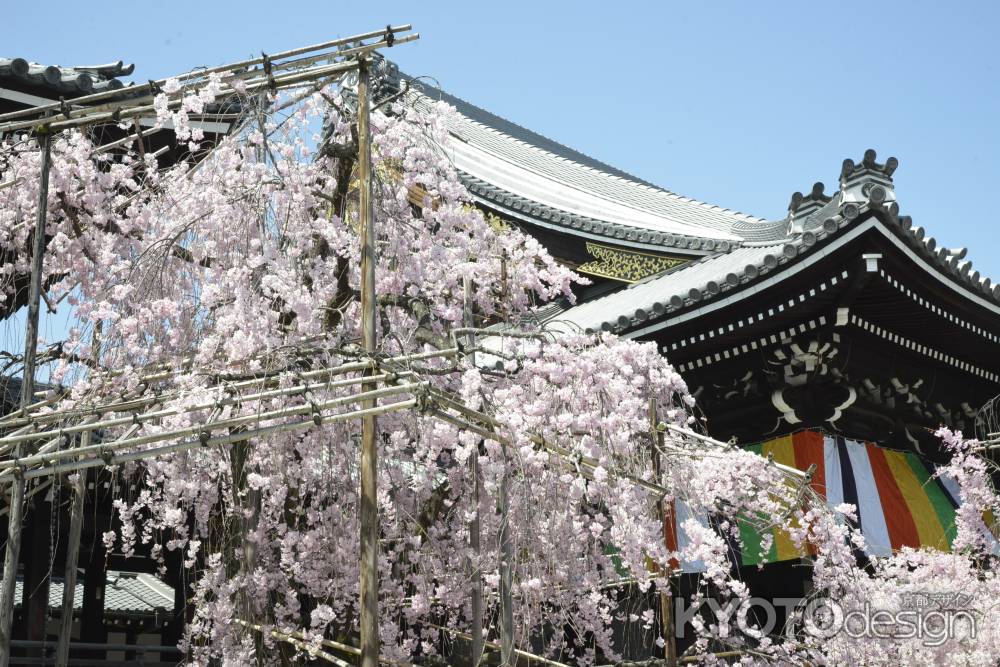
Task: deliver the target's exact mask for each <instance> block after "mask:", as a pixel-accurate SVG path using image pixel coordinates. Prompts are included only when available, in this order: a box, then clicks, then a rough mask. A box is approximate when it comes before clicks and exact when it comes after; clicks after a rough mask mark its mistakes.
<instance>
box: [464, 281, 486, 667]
mask: <svg viewBox="0 0 1000 667" xmlns="http://www.w3.org/2000/svg"><path fill="white" fill-rule="evenodd" d="M462 299H463V306H464V312H463V320H464V321H463V324H464V325H465V327H466V328H467V329H469V330H470V331H469V333H468V336H467V338H466V344H467V345H468V346H469V347H470V348H473V347H475V344H476V336H475V333H474V332H472V325H473V312H472V306H473V304H472V280H471V279H469V278H465V280H464V281H463V282H462ZM469 362H470V364H471V365H472V366H473V368H475V366H476V353H475V352H472V353H470V355H469ZM469 477H470V478H471V480H472V482H471V483H472V501H471V502H472V512H473V514H472V519H471V520H470V521H469V549H470V550H471V551H472V558H471V559H469V562H468V563H467V567H468V572H469V579H470V581H471V583H472V635H471V636H472V647H471V650H472V665H473V667H477V666H478V665H479V662H480V661H481V660H482V658H483V574H482V571H481V570H480V562H479V559H480V557H481V555H482V553H481V551H482V546H481V544H480V540H481V535H480V533H481V529H480V519H479V510H480V498H479V443H476V446H475V447H473V449H472V455H471V456H470V457H469Z"/></svg>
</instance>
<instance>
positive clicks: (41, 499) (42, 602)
mask: <svg viewBox="0 0 1000 667" xmlns="http://www.w3.org/2000/svg"><path fill="white" fill-rule="evenodd" d="M46 495H47V494H46V493H44V492H42V493H38V494H36V495H35V496H34V497H33V498H32V499H31V500H30V501H29V502H30V506H31V512H30V514H29V516H28V518H29V521H28V528H27V530H26V531H25V533H26V537H27V549H26V551H25V554H24V555H25V558H24V586H23V587H22V596H21V598H22V603H21V609H22V615H23V617H24V638H25V639H27V640H28V641H35V642H40V641H43V640H44V639H45V634H46V633H45V625H46V622H47V621H48V615H49V561H50V557H51V552H50V549H49V546H50V543H51V534H50V530H51V526H52V512H51V508H52V505H51V503H50V502H49V501H47V500H46V499H45V496H46ZM42 654H43V649H41V648H32V649H28V651H27V655H28V656H30V657H41V656H42Z"/></svg>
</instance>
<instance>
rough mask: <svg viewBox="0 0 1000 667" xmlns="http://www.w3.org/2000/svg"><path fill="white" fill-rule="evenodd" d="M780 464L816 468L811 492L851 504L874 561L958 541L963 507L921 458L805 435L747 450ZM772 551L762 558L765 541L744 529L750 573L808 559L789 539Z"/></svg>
mask: <svg viewBox="0 0 1000 667" xmlns="http://www.w3.org/2000/svg"><path fill="white" fill-rule="evenodd" d="M747 449H749V450H750V451H753V452H756V453H758V454H760V455H762V456H772V457H773V458H774V460H775V461H776V462H778V463H783V464H785V465H791V466H794V467H796V468H798V469H800V470H806V469H808V468H809V466H810V465H815V466H816V472H815V473H814V475H813V479H812V487H813V489H815V490H816V492H817V493H818V494H819V495H820V496H822V497H823V498H824V499H826V501H827V502H828V503H830V504H833V505H836V504H839V503H851V504H852V505H854V506H856V507H857V508H858V523H859V524H860V527H861V531H862V533H863V534H864V536H865V540H866V542H867V543H868V552H869V554H870V555H873V556H887V555H889V554H891V553H892V552H893V551H897V550H899V549H901V548H903V547H914V548H919V547H932V548H935V549H941V550H947V549H950V548H951V543H952V540H953V539H954V537H955V509H956V508H957V506H958V504H957V499H955V498H954V497H952V496H950V495H949V494H948V492H947V491H946V489H945V487H944V486H943V482H942V481H941V480H939V479H937V478H934V477H932V474H931V471H930V470H929V469H928V467H927V466H926V465H925V464H924V462H923V461H921V460H920V459H919V458H918V457H917V456H916V455H915V454H912V453H910V452H898V451H893V450H889V449H883V448H881V447H877V446H875V445H873V444H871V443H865V442H857V441H854V440H847V439H845V438H843V437H836V436H829V435H825V434H823V433H821V432H817V431H802V432H799V433H795V434H794V435H790V436H783V437H781V438H775V439H774V440H769V441H767V442H763V443H760V444H757V445H751V446H749V447H747ZM771 532H772V535H773V545H772V546H771V548H770V550H769V551H768V552H767V553H761V549H760V544H761V537H760V535H758V534H756V531H755V530H754V529H753V528H752V527H751V526H749V525H747V524H746V523H744V524H743V525H742V526H741V531H740V534H741V537H742V538H743V548H742V549H741V551H742V553H741V557H742V564H743V565H756V564H759V563H761V562H763V561H764V560H765V559H766V561H768V562H773V561H780V560H789V559H795V558H801V557H802V556H803V554H802V552H801V551H800V550H799V549H797V548H796V546H795V545H794V544H793V543H792V540H791V538H790V537H789V536H788V534H787V533H785V531H782V530H778V529H773V530H772V531H771Z"/></svg>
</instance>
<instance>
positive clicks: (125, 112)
mask: <svg viewBox="0 0 1000 667" xmlns="http://www.w3.org/2000/svg"><path fill="white" fill-rule="evenodd" d="M419 37H420V36H419V35H417V34H413V35H406V36H403V37H399V38H397V39H395V40H394V41H393V44H405V43H407V42H412V41H415V40H417V39H419ZM387 46H389V43H388V42H387V41H384V40H383V41H380V42H375V43H372V44H368V45H364V46H359V47H356V48H353V49H345V50H343V51H336V52H332V53H330V54H324V56H323V57H317V58H316V60H323V59H332V58H334V57H343V56H348V55H350V56H357V57H359V58H361V57H363V56H365V55H368V54H370V53H371V52H372V51H375V50H377V49H380V48H383V47H387ZM327 56H329V57H328V58H327ZM356 68H357V64H356V62H355V61H345V62H337V63H333V64H329V65H319V66H316V67H311V68H308V69H304V70H292V71H291V73H288V74H283V75H281V76H274V74H273V69H272V73H271V74H270V75H268V76H263V77H261V76H258V77H257V78H252V77H253V76H255V75H259V74H261V70H252V71H251V72H249V73H240V74H236V75H235V78H237V79H240V80H241V81H243V82H244V83H243V84H242V85H241V86H240V88H236V87H234V86H233V85H223V86H222V87H221V88H220V90H219V94H218V97H222V98H224V97H226V96H228V95H233V94H242V93H249V92H254V91H259V90H280V89H284V88H291V87H295V86H298V85H301V84H303V83H307V82H310V81H315V80H316V79H320V78H323V77H329V76H333V75H337V74H340V73H343V72H347V71H351V70H354V69H356ZM152 101H153V96H152V95H146V96H143V97H139V98H137V99H135V100H129V102H128V103H127V104H122V105H118V106H115V105H102V106H100V107H84V108H83V109H81V110H80V111H78V112H70V114H69V118H68V119H65V120H58V121H53V122H51V123H48V124H47V125H48V127H49V130H50V131H52V132H58V131H61V130H65V129H69V128H74V127H82V126H84V125H92V124H95V123H107V122H118V121H120V120H121V119H123V118H136V117H141V116H144V115H148V114H151V113H155V111H156V109H155V107H154V105H153V104H152ZM143 102H147V103H146V104H142V103H143ZM182 102H183V96H182V93H181V91H178V93H175V94H174V96H172V97H171V98H169V99H168V102H167V108H168V109H172V108H176V107H179V106H180V105H181V103H182ZM107 107H114V108H113V109H111V110H108V111H105V110H103V109H104V108H107ZM38 124H39V121H38V120H37V119H33V120H25V121H14V122H9V123H3V124H0V133H6V132H16V131H18V130H28V129H32V128H34V127H36V126H37V125H38Z"/></svg>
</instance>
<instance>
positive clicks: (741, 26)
mask: <svg viewBox="0 0 1000 667" xmlns="http://www.w3.org/2000/svg"><path fill="white" fill-rule="evenodd" d="M4 19H5V20H4V22H5V23H6V24H7V26H6V28H7V29H6V30H4V39H3V42H2V43H0V55H5V56H21V57H26V58H29V59H32V60H36V61H39V62H45V63H47V64H49V63H51V64H62V65H72V64H88V63H93V62H106V61H111V60H116V59H119V58H123V59H125V60H128V61H134V62H135V63H136V64H137V66H136V72H135V78H136V79H139V80H145V79H149V78H157V77H161V76H165V75H168V74H171V73H175V72H179V71H183V70H185V69H188V68H190V67H192V66H196V65H216V64H220V63H224V62H227V61H232V60H236V59H239V58H242V57H245V56H248V55H251V54H257V53H259V52H260V51H261V50H266V51H269V52H272V53H273V52H276V51H280V50H283V49H288V48H292V47H295V46H299V45H303V44H308V43H313V42H319V41H323V40H326V39H330V38H333V37H337V36H347V35H351V34H356V33H359V32H363V31H367V30H371V29H375V28H378V27H379V26H382V25H385V24H386V23H388V22H392V23H394V24H395V23H404V22H410V23H413V24H414V26H415V27H416V29H417V30H418V31H419V32H420V33H421V36H422V37H421V40H420V41H419V42H417V43H416V44H410V45H405V46H402V47H400V48H399V49H398V50H395V51H393V52H392V53H391V56H392V57H394V58H395V59H396V60H397V61H398V62H399V63H400V65H401V66H402V68H403V69H404V70H405V71H407V72H409V73H411V74H418V75H428V76H433V77H435V78H436V79H438V80H439V81H440V82H441V84H442V85H443V86H444V87H445V89H447V90H448V91H449V92H451V93H453V94H455V95H457V96H459V97H462V98H464V99H467V100H469V101H470V102H473V103H475V104H477V105H479V106H482V107H485V108H487V109H489V110H491V111H493V112H495V113H497V114H499V115H501V116H504V117H506V118H508V119H510V120H513V121H515V122H517V123H520V124H522V125H525V126H527V127H529V128H531V129H533V130H536V131H538V132H541V133H542V134H545V135H548V136H550V137H552V138H554V139H556V140H558V141H560V142H562V143H565V144H567V145H570V146H572V147H574V148H576V149H578V150H581V151H583V152H584V153H588V154H590V155H592V156H594V157H597V158H599V159H602V160H604V161H606V162H609V163H611V164H613V165H615V166H617V167H619V168H622V169H625V170H627V171H630V172H632V173H634V174H636V175H638V176H641V177H643V178H645V179H647V180H650V181H652V182H655V183H657V184H659V185H662V186H664V187H666V188H668V189H671V190H673V191H675V192H678V193H681V194H684V195H688V196H691V197H695V198H698V199H702V200H705V201H708V202H711V203H713V204H719V205H721V206H726V207H729V208H734V209H737V210H741V211H744V212H747V213H752V214H755V215H759V216H763V217H769V218H774V217H780V216H781V215H783V213H784V211H785V209H786V207H787V204H788V199H789V197H790V195H791V194H792V192H794V191H795V190H801V191H808V190H809V188H810V187H811V185H812V183H813V182H814V181H817V180H821V181H823V182H825V183H826V184H827V186H828V189H829V188H830V187H831V186H832V185H833V184H835V183H836V180H837V175H838V174H839V169H840V163H841V162H842V161H843V159H844V158H846V157H850V158H853V159H854V160H856V161H857V160H860V159H861V154H862V153H863V152H864V150H865V149H866V148H869V147H872V148H875V149H876V150H877V151H878V153H879V157H880V159H884V158H886V157H888V156H889V155H895V156H897V157H898V158H899V160H900V168H899V170H898V171H897V172H896V184H897V195H898V197H899V199H900V204H901V209H902V212H903V213H905V214H909V215H911V216H913V218H914V222H915V224H918V225H921V226H923V227H924V228H926V229H927V230H929V233H930V234H931V235H933V236H935V237H937V238H938V240H939V241H940V242H943V243H944V244H945V245H948V246H950V247H954V246H959V245H967V246H969V247H970V252H969V256H970V258H971V259H973V261H974V263H975V265H976V267H977V268H979V269H980V271H981V272H982V273H983V274H984V275H990V276H993V277H994V278H1000V253H998V252H997V251H1000V233H998V232H997V231H995V227H996V226H997V222H996V220H995V219H994V218H995V215H994V209H995V204H994V203H993V201H992V199H993V196H994V193H995V191H996V189H997V183H998V182H1000V151H998V149H1000V124H998V119H1000V73H998V71H997V67H998V63H1000V46H998V40H997V39H996V38H995V33H996V30H997V28H998V26H1000V3H995V2H957V3H949V4H945V3H931V2H853V1H848V2H837V3H833V2H826V3H791V2H787V3H778V2H649V3H634V2H623V1H618V2H607V1H605V2H572V3H571V2H544V1H538V0H536V1H535V2H530V3H529V2H516V1H505V2H465V3H457V2H425V3H415V2H391V1H383V2H364V1H357V0H354V1H352V2H343V1H336V0H327V1H326V2H295V1H286V2H280V3H275V2H258V1H256V0H246V1H244V2H225V1H221V2H220V1H217V2H190V1H187V0H174V1H172V2H169V3H163V2H145V3H134V4H133V3H129V4H122V3H109V2H94V1H90V0H88V1H87V2H61V1H54V2H53V1H51V0H50V2H46V3H28V2H13V3H11V4H10V6H8V7H7V8H5V10H4Z"/></svg>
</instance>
